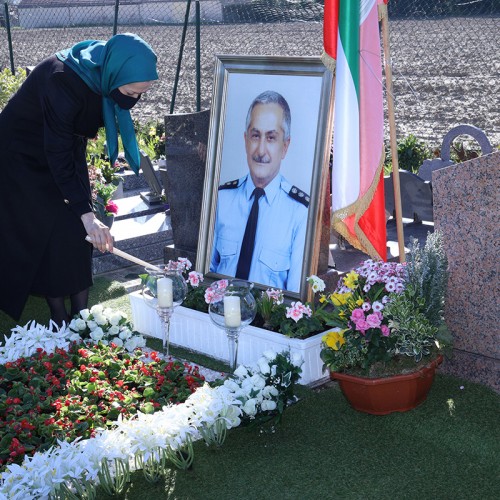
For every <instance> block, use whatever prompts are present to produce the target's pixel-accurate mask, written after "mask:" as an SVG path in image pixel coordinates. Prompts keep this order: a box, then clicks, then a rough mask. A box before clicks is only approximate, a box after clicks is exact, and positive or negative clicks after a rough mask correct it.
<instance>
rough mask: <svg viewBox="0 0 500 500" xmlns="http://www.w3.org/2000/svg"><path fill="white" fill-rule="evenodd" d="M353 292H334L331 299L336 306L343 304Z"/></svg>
mask: <svg viewBox="0 0 500 500" xmlns="http://www.w3.org/2000/svg"><path fill="white" fill-rule="evenodd" d="M351 296H352V294H351V293H332V294H331V295H330V300H331V301H332V304H333V305H334V306H343V305H344V304H346V303H347V301H348V300H349V299H350V298H351Z"/></svg>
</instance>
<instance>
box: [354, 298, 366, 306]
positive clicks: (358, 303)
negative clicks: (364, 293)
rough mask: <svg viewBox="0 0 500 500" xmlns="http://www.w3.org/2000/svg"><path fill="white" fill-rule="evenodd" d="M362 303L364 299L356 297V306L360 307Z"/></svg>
mask: <svg viewBox="0 0 500 500" xmlns="http://www.w3.org/2000/svg"><path fill="white" fill-rule="evenodd" d="M364 303H365V301H364V300H363V299H358V300H357V301H356V305H357V306H360V307H361V306H362V305H363V304H364Z"/></svg>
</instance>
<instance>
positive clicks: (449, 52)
mask: <svg viewBox="0 0 500 500" xmlns="http://www.w3.org/2000/svg"><path fill="white" fill-rule="evenodd" d="M188 5H189V13H188ZM0 13H1V14H0V24H1V26H0V69H2V68H5V67H7V68H10V67H11V66H12V67H14V68H17V67H26V66H31V65H34V64H36V63H37V62H38V61H40V60H41V59H43V58H44V57H47V56H49V55H51V54H53V53H54V52H56V51H57V50H60V49H62V48H65V47H69V46H71V45H73V44H74V43H76V42H78V41H80V40H84V39H90V38H92V39H107V38H109V37H111V36H112V35H113V33H114V32H119V33H120V32H134V33H137V34H139V35H140V36H142V37H143V38H144V39H145V40H146V41H148V42H149V43H150V44H151V45H152V46H153V48H154V49H155V51H156V52H157V54H158V59H159V73H160V81H159V82H158V84H157V85H155V87H154V89H153V91H151V92H148V95H147V97H146V98H145V100H144V101H143V102H141V106H138V107H137V108H138V109H137V113H138V114H137V115H136V118H137V119H138V120H139V121H142V122H145V121H151V120H160V121H161V120H162V119H163V115H165V114H167V113H169V112H170V111H171V110H172V108H173V111H174V112H176V113H179V112H191V111H195V110H196V109H197V108H201V109H206V108H207V107H209V106H210V102H211V98H212V78H213V67H214V60H215V56H216V55H217V54H239V55H246V54H252V55H256V54H260V55H290V56H299V55H307V56H319V55H320V54H321V52H322V19H323V1H315V0H193V1H191V0H188V1H180V0H179V1H176V0H79V1H78V2H76V1H68V0H66V1H64V0H10V1H9V2H7V3H4V4H2V5H0ZM197 17H198V19H199V30H198V29H197V27H196V19H197ZM389 20H390V41H391V43H390V45H391V62H392V68H393V78H394V99H395V109H396V124H397V134H398V137H399V138H401V137H404V136H406V135H408V134H410V133H412V134H414V135H416V136H417V137H418V138H419V139H422V140H425V141H426V142H427V143H429V144H430V145H433V146H434V145H435V146H438V145H439V144H440V142H441V140H442V138H443V136H444V135H445V133H446V132H447V131H448V130H449V129H450V128H452V127H453V126H455V125H458V124H460V123H468V124H472V125H476V126H478V127H480V128H482V129H483V130H484V131H485V132H486V134H487V136H488V138H489V139H490V141H491V142H492V144H493V145H495V146H497V145H499V144H500V109H499V106H498V101H497V99H498V97H497V96H498V95H499V91H500V85H499V77H498V74H499V70H500V60H499V59H498V58H497V48H498V47H499V46H500V0H440V1H439V2H436V1H435V0H390V1H389ZM8 25H10V26H9V29H8ZM197 34H199V38H198V37H197ZM197 39H198V40H199V43H197ZM181 53H182V61H181V62H180V54H181ZM177 68H179V70H180V71H179V79H178V82H177V85H176V69H177ZM197 74H199V81H198V80H197ZM197 89H199V93H197ZM174 95H175V103H173V99H174ZM139 108H141V109H139ZM134 112H135V109H134Z"/></svg>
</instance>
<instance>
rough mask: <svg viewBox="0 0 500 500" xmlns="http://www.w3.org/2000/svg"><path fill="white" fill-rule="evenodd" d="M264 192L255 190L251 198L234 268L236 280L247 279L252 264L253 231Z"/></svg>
mask: <svg viewBox="0 0 500 500" xmlns="http://www.w3.org/2000/svg"><path fill="white" fill-rule="evenodd" d="M265 194H266V192H265V191H264V190H263V189H262V188H255V189H254V190H253V193H252V196H253V197H254V199H253V205H252V209H251V210H250V215H249V216H248V220H247V226H246V228H245V234H244V235H243V241H242V243H241V250H240V258H239V259H238V266H237V267H236V278H240V279H244V280H246V279H248V274H249V273H250V264H251V263H252V255H253V247H254V245H255V231H256V230H257V219H258V218H259V198H260V197H261V196H264V195H265Z"/></svg>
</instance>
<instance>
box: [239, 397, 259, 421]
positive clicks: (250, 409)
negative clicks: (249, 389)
mask: <svg viewBox="0 0 500 500" xmlns="http://www.w3.org/2000/svg"><path fill="white" fill-rule="evenodd" d="M255 403H256V400H255V399H249V400H248V401H247V402H246V403H245V404H244V405H243V408H242V410H243V411H244V412H245V413H246V414H247V415H248V416H250V417H252V416H254V415H255V414H256V413H257V408H256V407H255Z"/></svg>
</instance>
